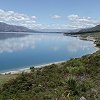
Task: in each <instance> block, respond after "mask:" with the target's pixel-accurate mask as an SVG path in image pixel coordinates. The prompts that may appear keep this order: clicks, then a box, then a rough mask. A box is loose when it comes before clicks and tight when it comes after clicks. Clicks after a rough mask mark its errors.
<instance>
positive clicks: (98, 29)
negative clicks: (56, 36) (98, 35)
mask: <svg viewBox="0 0 100 100" xmlns="http://www.w3.org/2000/svg"><path fill="white" fill-rule="evenodd" d="M95 32H100V25H97V26H95V27H92V28H84V29H80V30H79V31H72V32H66V33H64V34H65V35H67V34H71V35H73V34H82V33H95Z"/></svg>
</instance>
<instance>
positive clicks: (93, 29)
mask: <svg viewBox="0 0 100 100" xmlns="http://www.w3.org/2000/svg"><path fill="white" fill-rule="evenodd" d="M88 32H100V25H97V26H95V27H92V28H87V29H82V30H80V31H79V33H88Z"/></svg>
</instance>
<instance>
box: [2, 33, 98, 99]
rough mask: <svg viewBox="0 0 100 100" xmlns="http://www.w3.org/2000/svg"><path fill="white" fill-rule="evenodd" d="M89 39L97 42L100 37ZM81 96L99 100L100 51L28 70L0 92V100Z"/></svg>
mask: <svg viewBox="0 0 100 100" xmlns="http://www.w3.org/2000/svg"><path fill="white" fill-rule="evenodd" d="M87 36H88V35H87V34H85V35H83V36H82V37H84V38H85V37H87ZM89 36H90V35H89ZM91 36H93V37H94V38H95V39H96V42H95V43H97V42H100V37H99V35H93V34H92V35H91ZM97 46H98V45H97ZM82 96H84V97H85V98H86V100H100V51H97V52H96V53H94V54H91V55H86V56H83V57H81V58H75V59H71V60H69V61H66V62H64V63H60V64H52V65H49V66H45V67H43V68H34V67H31V73H22V74H20V75H18V77H17V78H16V79H12V80H10V81H9V82H7V83H5V84H4V85H3V86H2V87H1V89H0V100H79V99H80V98H81V97H82Z"/></svg>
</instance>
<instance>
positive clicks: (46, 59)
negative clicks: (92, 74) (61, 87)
mask: <svg viewBox="0 0 100 100" xmlns="http://www.w3.org/2000/svg"><path fill="white" fill-rule="evenodd" d="M96 50H97V48H96V47H95V45H94V44H93V42H92V41H84V40H80V39H79V38H78V37H70V36H64V35H63V34H57V33H55V34H53V33H52V34H42V33H41V34H38V33H33V35H31V34H30V35H22V34H14V33H12V34H11V33H9V34H7V33H3V34H1V33H0V72H5V71H10V70H17V69H21V68H25V67H27V66H30V65H34V66H36V65H41V64H48V63H52V62H58V61H63V60H68V59H70V58H75V57H81V56H82V55H86V54H90V53H93V52H95V51H96Z"/></svg>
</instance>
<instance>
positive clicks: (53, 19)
mask: <svg viewBox="0 0 100 100" xmlns="http://www.w3.org/2000/svg"><path fill="white" fill-rule="evenodd" d="M0 9H1V11H0V15H1V16H0V17H2V18H0V21H3V22H6V23H9V24H17V25H23V26H26V27H30V28H66V29H70V28H83V27H92V26H95V25H97V24H98V23H99V22H100V19H99V16H100V13H99V10H100V0H0ZM11 11H12V12H13V13H12V12H11ZM16 13H17V14H16ZM7 14H8V15H7ZM18 14H19V15H18ZM23 15H25V16H23ZM18 16H20V17H19V20H18V19H17V17H18ZM26 16H27V18H26ZM32 16H33V19H32V18H31V17H32ZM3 17H4V18H3ZM9 17H10V18H9ZM22 17H23V19H21V18H22ZM5 18H8V19H6V20H5ZM11 18H12V19H13V20H12V19H11ZM25 18H26V19H25ZM24 19H25V20H24ZM27 19H28V20H27ZM82 22H83V23H82Z"/></svg>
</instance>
